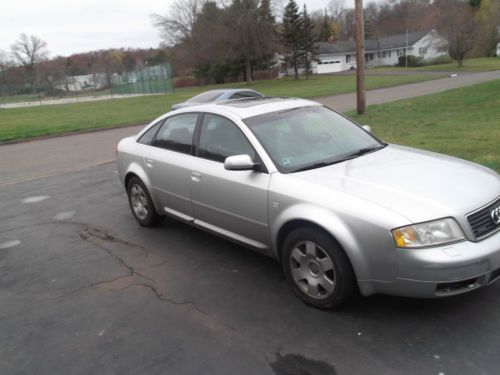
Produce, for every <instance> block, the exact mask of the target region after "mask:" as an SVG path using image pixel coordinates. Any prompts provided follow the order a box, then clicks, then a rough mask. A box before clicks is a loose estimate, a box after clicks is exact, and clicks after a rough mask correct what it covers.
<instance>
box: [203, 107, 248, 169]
mask: <svg viewBox="0 0 500 375" xmlns="http://www.w3.org/2000/svg"><path fill="white" fill-rule="evenodd" d="M241 154H247V155H250V157H251V158H252V160H255V157H256V155H255V150H254V148H253V147H252V145H251V144H250V142H249V141H248V140H247V138H246V137H245V135H244V134H243V132H242V131H241V130H240V129H239V128H238V127H237V126H236V125H235V124H234V123H233V122H232V121H230V120H228V119H227V118H224V117H221V116H217V115H211V114H205V118H204V120H203V125H202V128H201V134H200V145H199V150H198V156H200V157H202V158H205V159H210V160H215V161H220V162H223V161H224V160H225V159H226V158H227V157H228V156H233V155H241Z"/></svg>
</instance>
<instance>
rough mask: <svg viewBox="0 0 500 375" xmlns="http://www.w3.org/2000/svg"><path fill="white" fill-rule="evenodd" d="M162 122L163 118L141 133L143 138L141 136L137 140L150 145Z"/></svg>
mask: <svg viewBox="0 0 500 375" xmlns="http://www.w3.org/2000/svg"><path fill="white" fill-rule="evenodd" d="M162 123H163V120H161V121H158V122H157V123H156V124H154V125H153V126H152V127H150V128H149V129H148V130H147V131H146V132H145V133H144V134H143V135H141V138H139V139H138V140H137V142H139V143H142V144H143V145H150V144H151V142H152V141H153V138H154V137H155V134H156V132H157V131H158V128H159V127H160V126H161V124H162Z"/></svg>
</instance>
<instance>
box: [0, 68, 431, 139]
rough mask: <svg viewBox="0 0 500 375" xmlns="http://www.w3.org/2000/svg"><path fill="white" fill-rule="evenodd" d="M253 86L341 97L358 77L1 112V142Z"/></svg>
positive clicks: (389, 80) (128, 120)
mask: <svg viewBox="0 0 500 375" xmlns="http://www.w3.org/2000/svg"><path fill="white" fill-rule="evenodd" d="M439 77H440V76H439V75H430V74H429V75H426V74H421V75H420V74H419V75H409V76H373V77H372V76H370V77H366V87H367V89H374V88H378V87H387V86H395V85H400V84H405V83H413V82H419V81H424V80H430V79H436V78H439ZM226 86H230V87H250V88H252V89H255V90H258V91H261V92H262V93H264V94H265V95H268V96H295V97H301V98H312V97H319V96H327V95H335V94H340V93H345V92H352V91H354V90H355V77H354V76H313V77H311V78H310V79H309V80H305V79H301V80H299V81H295V80H293V79H285V80H267V81H257V82H255V83H254V84H253V85H251V86H246V85H245V84H244V83H237V84H227V85H217V86H215V85H213V86H205V87H190V88H185V89H180V90H177V91H176V92H175V93H174V94H168V95H154V96H143V97H134V98H127V99H116V100H101V101H93V102H84V103H72V104H60V105H45V106H36V107H25V108H12V109H0V142H1V141H8V140H17V139H28V138H32V137H37V136H43V135H51V134H60V133H65V132H70V131H77V130H92V129H102V128H111V127H117V126H124V125H132V124H141V123H146V122H149V121H151V120H153V119H154V118H155V117H157V116H159V115H161V114H162V113H165V112H167V111H168V110H169V109H170V107H171V106H172V104H174V103H178V102H182V101H185V100H186V99H189V98H190V97H192V96H193V95H196V94H198V93H200V92H203V91H205V90H209V89H213V88H222V87H226Z"/></svg>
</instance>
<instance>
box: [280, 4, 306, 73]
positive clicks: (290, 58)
mask: <svg viewBox="0 0 500 375" xmlns="http://www.w3.org/2000/svg"><path fill="white" fill-rule="evenodd" d="M281 41H282V43H283V46H284V47H285V49H286V55H285V62H287V63H290V64H291V65H292V66H293V70H294V77H295V79H299V70H298V69H299V64H300V60H301V57H302V51H301V48H300V47H301V42H302V17H301V15H300V13H299V8H298V7H297V3H296V2H295V1H294V0H289V2H288V4H287V5H286V7H285V13H284V14H283V31H282V32H281Z"/></svg>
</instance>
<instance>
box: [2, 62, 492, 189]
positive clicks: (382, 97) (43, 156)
mask: <svg viewBox="0 0 500 375" xmlns="http://www.w3.org/2000/svg"><path fill="white" fill-rule="evenodd" d="M493 79H500V71H495V72H484V73H474V74H467V75H463V76H459V77H456V78H443V79H437V80H432V81H426V82H420V83H414V84H409V85H402V86H397V87H390V88H385V89H377V90H371V91H368V92H367V103H368V104H381V103H385V102H390V101H394V100H399V99H404V98H410V97H414V96H419V95H426V94H431V93H436V92H442V91H445V90H449V89H453V88H457V87H462V86H466V85H471V84H475V83H480V82H485V81H490V80H493ZM317 100H318V101H319V102H321V103H323V104H326V105H328V106H330V107H331V108H334V109H336V110H337V111H340V112H344V111H348V110H351V109H353V108H354V106H355V94H353V93H351V94H343V95H336V96H331V97H325V98H319V99H317ZM140 128H141V126H139V127H130V128H119V129H114V130H108V131H100V132H95V133H87V134H78V135H70V136H65V137H58V138H53V139H45V140H38V141H32V142H28V143H18V144H11V145H3V146H0V161H1V173H0V185H2V184H5V183H10V182H16V181H21V180H26V179H33V178H37V177H43V176H49V175H52V174H56V173H61V172H67V171H71V170H76V169H81V168H82V167H83V168H85V167H88V166H91V165H98V164H102V163H105V162H107V161H109V160H113V159H114V150H115V145H116V143H117V142H118V141H119V140H120V139H121V138H123V137H125V136H128V135H132V134H135V133H137V131H138V129H140Z"/></svg>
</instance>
